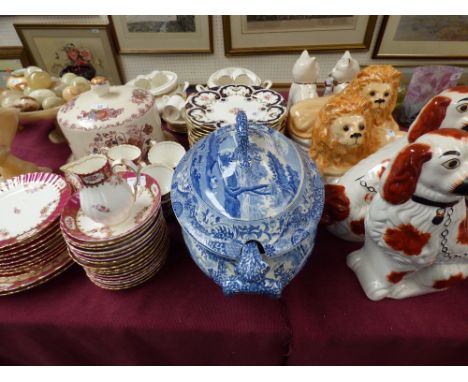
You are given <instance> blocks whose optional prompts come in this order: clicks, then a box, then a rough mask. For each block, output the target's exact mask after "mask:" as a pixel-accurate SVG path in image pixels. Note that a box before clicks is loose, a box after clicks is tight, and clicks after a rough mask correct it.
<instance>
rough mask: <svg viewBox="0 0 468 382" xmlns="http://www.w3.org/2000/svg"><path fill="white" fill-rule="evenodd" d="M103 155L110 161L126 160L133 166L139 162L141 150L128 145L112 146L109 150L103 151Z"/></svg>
mask: <svg viewBox="0 0 468 382" xmlns="http://www.w3.org/2000/svg"><path fill="white" fill-rule="evenodd" d="M103 151H105V154H106V155H107V157H108V158H109V159H110V160H111V161H118V160H124V159H125V160H128V161H131V162H133V163H135V164H138V163H140V161H141V150H140V148H139V147H137V146H134V145H129V144H122V145H118V146H113V147H111V148H109V149H107V150H106V149H104V150H103Z"/></svg>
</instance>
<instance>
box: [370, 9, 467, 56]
mask: <svg viewBox="0 0 468 382" xmlns="http://www.w3.org/2000/svg"><path fill="white" fill-rule="evenodd" d="M457 39H459V40H457ZM372 58H374V59H401V60H404V59H408V60H409V59H411V60H414V59H419V60H432V61H434V60H461V59H464V60H466V59H467V58H468V16H436V15H425V16H416V15H404V16H384V17H383V20H382V25H381V27H380V30H379V34H378V36H377V41H376V44H375V47H374V51H373V54H372Z"/></svg>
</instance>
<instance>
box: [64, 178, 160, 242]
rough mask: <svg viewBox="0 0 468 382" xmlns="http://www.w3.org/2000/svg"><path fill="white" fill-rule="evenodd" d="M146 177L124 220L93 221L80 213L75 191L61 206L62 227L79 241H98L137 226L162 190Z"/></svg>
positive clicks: (150, 211) (150, 213) (153, 207)
mask: <svg viewBox="0 0 468 382" xmlns="http://www.w3.org/2000/svg"><path fill="white" fill-rule="evenodd" d="M122 176H123V178H124V179H127V180H128V179H129V178H133V177H134V174H133V173H132V172H125V173H123V174H122ZM145 179H146V182H145V185H144V186H143V185H142V186H141V187H139V189H138V194H137V197H136V200H135V203H134V205H133V207H132V209H131V212H130V216H129V217H128V218H127V219H125V220H124V221H123V222H121V223H119V224H117V225H113V226H108V225H105V224H102V223H97V222H95V221H94V220H92V219H91V218H89V217H88V216H86V215H85V214H84V213H83V210H82V209H81V205H80V196H79V193H75V194H74V195H73V196H72V197H71V198H70V199H69V200H68V203H67V204H66V205H65V207H64V209H63V212H62V216H61V219H60V225H61V227H62V230H63V231H64V232H65V234H66V235H67V236H68V237H70V238H73V239H76V240H79V241H85V242H86V241H90V242H100V241H110V240H115V239H118V238H121V237H124V236H126V235H129V234H130V233H132V232H134V231H135V230H137V229H140V228H141V227H142V226H143V225H144V224H145V222H146V221H147V220H148V219H149V218H150V217H151V216H153V215H154V214H155V212H156V211H157V210H158V209H159V207H160V204H161V192H160V191H159V186H158V184H157V182H156V181H155V180H154V179H153V178H151V177H150V176H147V175H145Z"/></svg>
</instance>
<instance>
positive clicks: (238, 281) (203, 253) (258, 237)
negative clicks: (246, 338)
mask: <svg viewBox="0 0 468 382" xmlns="http://www.w3.org/2000/svg"><path fill="white" fill-rule="evenodd" d="M236 120H237V122H236V125H235V126H234V125H230V126H226V127H222V128H219V129H218V130H216V131H215V132H213V133H211V134H209V135H208V136H206V137H205V138H204V139H202V140H201V141H199V142H197V143H196V144H195V145H194V146H193V147H192V149H191V150H190V151H188V152H187V153H186V155H185V156H184V158H183V159H182V161H181V162H180V163H179V165H178V166H177V168H176V171H175V174H174V177H173V182H172V190H171V199H172V205H173V209H174V212H175V215H176V217H177V219H178V220H179V223H180V225H181V226H182V229H183V230H182V231H183V236H184V239H185V243H186V244H187V247H188V248H189V250H190V253H191V255H192V257H193V259H194V260H195V262H196V263H197V264H198V266H199V267H200V268H201V269H202V270H203V271H204V272H205V273H206V274H207V275H208V276H209V277H210V278H212V279H213V280H214V281H215V282H216V283H217V284H219V285H220V286H221V287H222V288H223V291H224V293H225V294H226V295H231V294H235V293H260V294H267V295H271V296H274V297H279V296H280V294H281V291H282V289H283V288H284V287H285V286H286V284H288V282H289V281H291V279H292V278H293V277H294V276H295V275H296V274H297V273H298V272H299V270H300V269H301V268H302V266H303V265H304V264H305V262H306V260H307V258H308V257H309V255H310V252H311V251H312V248H313V246H314V241H315V235H316V229H317V224H318V222H319V219H320V216H321V214H322V209H323V200H324V190H323V184H322V181H321V179H320V175H319V173H318V172H317V169H316V168H315V165H314V164H313V163H312V162H311V161H310V160H309V158H308V157H307V155H306V154H303V153H302V152H301V151H300V150H299V149H298V148H297V146H296V145H295V144H294V143H293V142H292V141H290V140H289V139H287V138H286V137H284V136H283V135H282V134H281V133H279V132H277V131H276V130H273V129H270V128H268V127H265V126H261V125H250V126H249V125H248V121H247V117H246V115H245V113H243V112H239V113H238V114H237V118H236Z"/></svg>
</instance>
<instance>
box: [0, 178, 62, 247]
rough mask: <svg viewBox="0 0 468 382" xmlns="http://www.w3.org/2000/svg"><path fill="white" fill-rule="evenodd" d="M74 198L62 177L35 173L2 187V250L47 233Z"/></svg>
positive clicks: (0, 199) (6, 182) (7, 182)
mask: <svg viewBox="0 0 468 382" xmlns="http://www.w3.org/2000/svg"><path fill="white" fill-rule="evenodd" d="M70 195H71V189H70V186H69V185H68V184H67V182H66V181H65V179H64V178H62V177H61V176H60V175H57V174H52V173H42V172H34V173H30V174H24V175H20V176H17V177H14V178H12V179H7V180H5V181H3V182H2V183H0V211H1V216H2V218H1V220H0V248H5V247H7V246H13V245H18V244H21V242H22V241H24V240H26V239H28V238H31V237H33V236H35V235H37V234H39V233H40V232H41V231H43V230H45V229H46V228H47V227H48V226H49V225H50V224H52V223H53V222H54V221H55V220H56V219H57V217H58V216H59V215H60V212H61V211H62V209H63V207H64V206H65V204H66V203H67V201H68V199H69V197H70Z"/></svg>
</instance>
